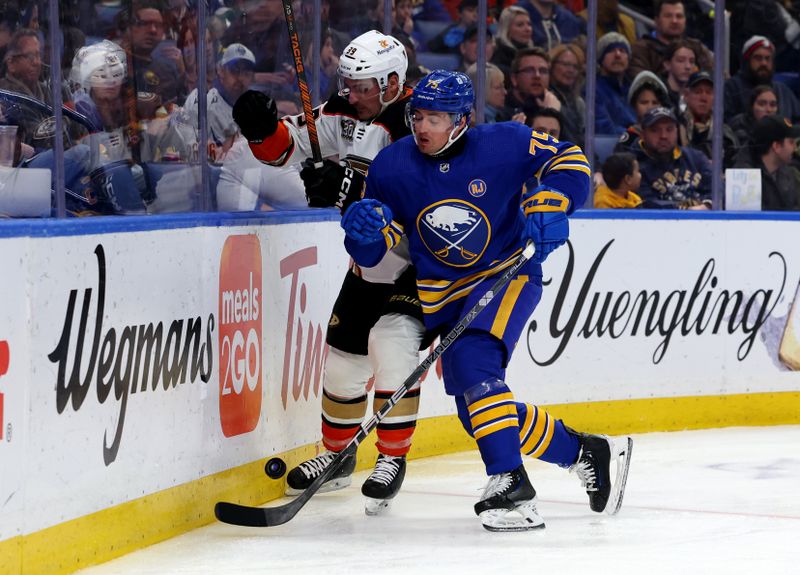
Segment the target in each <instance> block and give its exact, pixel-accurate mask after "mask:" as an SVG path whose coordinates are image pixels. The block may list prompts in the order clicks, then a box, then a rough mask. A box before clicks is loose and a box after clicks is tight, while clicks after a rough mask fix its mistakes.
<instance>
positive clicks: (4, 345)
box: [0, 341, 11, 439]
mask: <svg viewBox="0 0 800 575" xmlns="http://www.w3.org/2000/svg"><path fill="white" fill-rule="evenodd" d="M10 360H11V353H10V352H9V350H8V342H7V341H0V378H2V377H3V376H4V375H5V374H6V373H8V364H9V362H10ZM3 421H4V420H3V392H2V391H0V439H3V429H4V423H3Z"/></svg>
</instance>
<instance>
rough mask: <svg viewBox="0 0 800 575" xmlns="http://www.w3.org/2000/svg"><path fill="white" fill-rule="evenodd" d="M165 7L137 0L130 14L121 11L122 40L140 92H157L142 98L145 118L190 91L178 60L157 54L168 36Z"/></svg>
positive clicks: (141, 113)
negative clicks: (156, 49) (166, 34)
mask: <svg viewBox="0 0 800 575" xmlns="http://www.w3.org/2000/svg"><path fill="white" fill-rule="evenodd" d="M161 8H162V6H161V3H160V2H159V1H158V0H136V1H135V2H134V4H133V6H132V7H131V12H130V16H128V12H126V11H123V12H121V13H120V16H121V17H120V22H119V24H120V31H121V36H120V41H119V44H120V45H121V46H122V47H123V48H124V49H125V51H126V52H128V60H129V63H130V65H131V66H132V69H133V71H134V83H135V86H136V92H137V93H146V94H153V97H149V98H143V99H142V101H141V102H140V105H139V116H140V118H143V119H151V118H152V116H151V114H154V113H156V111H157V110H159V109H160V108H163V110H166V112H169V111H171V109H172V108H173V107H174V106H175V105H177V104H179V103H182V102H183V97H185V95H186V91H185V90H186V78H185V77H184V76H181V75H180V74H179V73H178V70H177V69H176V67H175V66H174V64H173V63H172V62H170V61H168V60H162V59H159V58H155V57H153V50H155V48H156V46H158V44H159V43H160V42H161V41H162V40H163V39H164V18H163V16H162V14H161ZM179 99H180V102H179Z"/></svg>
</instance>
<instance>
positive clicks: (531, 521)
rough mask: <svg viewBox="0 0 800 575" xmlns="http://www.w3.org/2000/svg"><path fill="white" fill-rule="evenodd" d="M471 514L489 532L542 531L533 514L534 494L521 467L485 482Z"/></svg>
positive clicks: (540, 520) (541, 520) (540, 519)
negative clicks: (475, 515)
mask: <svg viewBox="0 0 800 575" xmlns="http://www.w3.org/2000/svg"><path fill="white" fill-rule="evenodd" d="M475 513H476V514H477V515H478V517H480V520H481V523H482V524H483V526H484V528H486V529H488V530H489V531H529V530H531V529H544V519H542V518H541V516H540V515H539V513H538V511H536V490H535V489H534V488H533V486H532V485H531V482H530V480H529V479H528V474H527V473H526V472H525V467H524V466H522V465H520V466H519V467H517V468H516V469H514V470H513V471H507V472H505V473H499V474H497V475H492V476H491V477H490V478H489V484H488V485H487V486H486V489H485V490H484V491H483V495H482V496H481V500H480V501H478V502H477V503H476V504H475Z"/></svg>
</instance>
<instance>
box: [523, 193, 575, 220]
mask: <svg viewBox="0 0 800 575" xmlns="http://www.w3.org/2000/svg"><path fill="white" fill-rule="evenodd" d="M568 208H569V198H568V197H567V196H565V195H564V194H562V193H561V192H557V191H555V190H540V191H538V192H536V193H535V194H533V195H532V196H530V197H527V198H525V199H524V200H523V202H522V211H523V212H525V215H526V216H529V215H531V214H537V213H542V212H566V211H567V209H568Z"/></svg>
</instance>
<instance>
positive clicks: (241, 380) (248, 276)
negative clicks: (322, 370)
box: [219, 234, 263, 437]
mask: <svg viewBox="0 0 800 575" xmlns="http://www.w3.org/2000/svg"><path fill="white" fill-rule="evenodd" d="M261 303H262V291H261V245H260V244H259V242H258V237H257V236H255V235H254V234H251V235H245V236H230V237H229V238H228V239H227V240H225V245H224V246H223V248H222V257H221V260H220V266H219V323H220V329H219V416H220V421H221V423H222V433H224V434H225V437H232V436H234V435H241V434H242V433H248V432H250V431H253V430H254V429H255V428H256V425H258V419H259V417H260V415H261V395H262V394H261V379H262V375H261V373H262V371H263V370H262V366H261V309H262V305H261Z"/></svg>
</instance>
